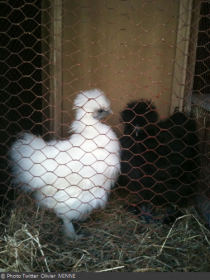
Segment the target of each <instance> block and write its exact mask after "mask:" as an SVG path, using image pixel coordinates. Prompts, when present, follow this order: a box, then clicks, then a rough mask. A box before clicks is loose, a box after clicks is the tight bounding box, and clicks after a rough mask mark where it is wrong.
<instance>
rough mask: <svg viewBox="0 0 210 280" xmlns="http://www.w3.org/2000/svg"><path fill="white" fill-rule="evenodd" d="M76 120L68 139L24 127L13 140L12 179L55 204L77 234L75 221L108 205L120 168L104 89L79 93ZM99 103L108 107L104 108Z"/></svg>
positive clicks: (49, 205) (46, 204)
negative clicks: (51, 137) (48, 136)
mask: <svg viewBox="0 0 210 280" xmlns="http://www.w3.org/2000/svg"><path fill="white" fill-rule="evenodd" d="M74 109H75V111H76V114H75V121H74V122H73V123H72V125H71V132H72V135H71V136H70V138H69V139H68V140H64V141H55V140H53V141H51V142H45V141H44V140H43V139H42V138H41V137H37V136H34V135H31V134H29V133H23V134H22V135H21V136H20V138H19V139H18V140H17V141H16V142H15V143H14V144H13V146H12V148H11V152H10V156H11V159H12V173H13V175H14V180H13V182H14V183H15V184H17V185H20V186H21V187H22V189H23V190H24V191H26V192H33V191H36V192H35V198H36V201H37V203H38V204H40V205H42V206H44V207H46V208H50V209H53V210H54V211H55V213H56V214H57V215H58V216H59V217H61V218H62V219H63V221H64V224H65V230H66V232H67V235H68V236H69V237H74V236H75V231H74V228H73V225H72V224H71V221H72V220H73V219H82V218H83V217H84V216H85V215H86V214H88V213H90V212H91V211H92V210H93V209H95V208H97V207H102V208H103V207H104V206H105V204H106V202H107V196H108V191H109V190H110V189H111V187H112V185H113V184H114V181H115V179H116V177H117V176H118V174H119V172H120V155H119V152H120V146H119V142H118V140H117V137H116V135H115V133H114V132H113V131H112V129H111V128H110V127H109V126H107V125H106V124H104V123H101V122H100V121H99V120H100V119H101V117H102V116H103V115H104V114H106V113H107V112H110V102H109V101H108V100H107V98H106V97H105V95H104V94H103V92H101V91H99V90H96V89H95V90H90V91H86V92H82V93H79V94H78V95H77V97H76V99H75V101H74ZM100 109H103V110H104V111H103V112H102V113H101V112H100V111H98V110H100Z"/></svg>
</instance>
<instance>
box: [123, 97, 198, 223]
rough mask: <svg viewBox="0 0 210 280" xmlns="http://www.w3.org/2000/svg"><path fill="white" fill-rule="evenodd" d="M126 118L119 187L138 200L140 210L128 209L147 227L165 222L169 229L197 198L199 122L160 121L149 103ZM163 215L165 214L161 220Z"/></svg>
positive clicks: (131, 108)
mask: <svg viewBox="0 0 210 280" xmlns="http://www.w3.org/2000/svg"><path fill="white" fill-rule="evenodd" d="M121 118H122V121H123V123H124V125H125V128H124V135H123V136H122V137H121V139H120V142H121V146H122V153H121V160H122V162H121V171H122V174H121V175H120V177H119V181H118V184H119V186H122V187H123V188H126V189H127V190H128V191H129V194H130V193H135V195H136V202H135V206H129V207H128V208H129V210H130V211H134V212H135V213H136V214H138V215H141V216H143V217H144V218H145V220H146V221H149V220H156V219H161V220H162V219H163V221H164V222H166V223H168V222H170V221H172V220H174V218H175V217H177V216H178V215H180V214H181V212H180V211H179V210H177V209H179V207H181V208H182V207H186V206H187V205H189V203H190V202H192V199H193V197H194V194H195V193H196V179H197V170H198V147H197V145H198V138H197V135H196V133H195V131H196V122H195V120H193V119H191V118H189V117H188V116H186V115H185V114H184V113H181V112H174V114H173V115H172V116H170V117H169V118H167V119H165V120H160V119H159V115H158V113H157V110H156V107H155V106H154V105H153V104H152V103H151V101H147V100H138V101H133V102H131V103H129V104H127V106H126V108H125V109H124V110H123V111H122V112H121ZM177 206H178V208H177ZM158 209H162V210H165V213H164V214H163V216H162V217H161V218H159V217H160V215H159V214H160V212H161V211H158Z"/></svg>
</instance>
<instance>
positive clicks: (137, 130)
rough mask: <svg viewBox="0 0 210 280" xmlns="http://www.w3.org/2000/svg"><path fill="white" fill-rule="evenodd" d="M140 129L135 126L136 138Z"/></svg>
mask: <svg viewBox="0 0 210 280" xmlns="http://www.w3.org/2000/svg"><path fill="white" fill-rule="evenodd" d="M140 129H141V128H140V127H139V125H136V126H135V134H136V137H138V136H139V131H140Z"/></svg>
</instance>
